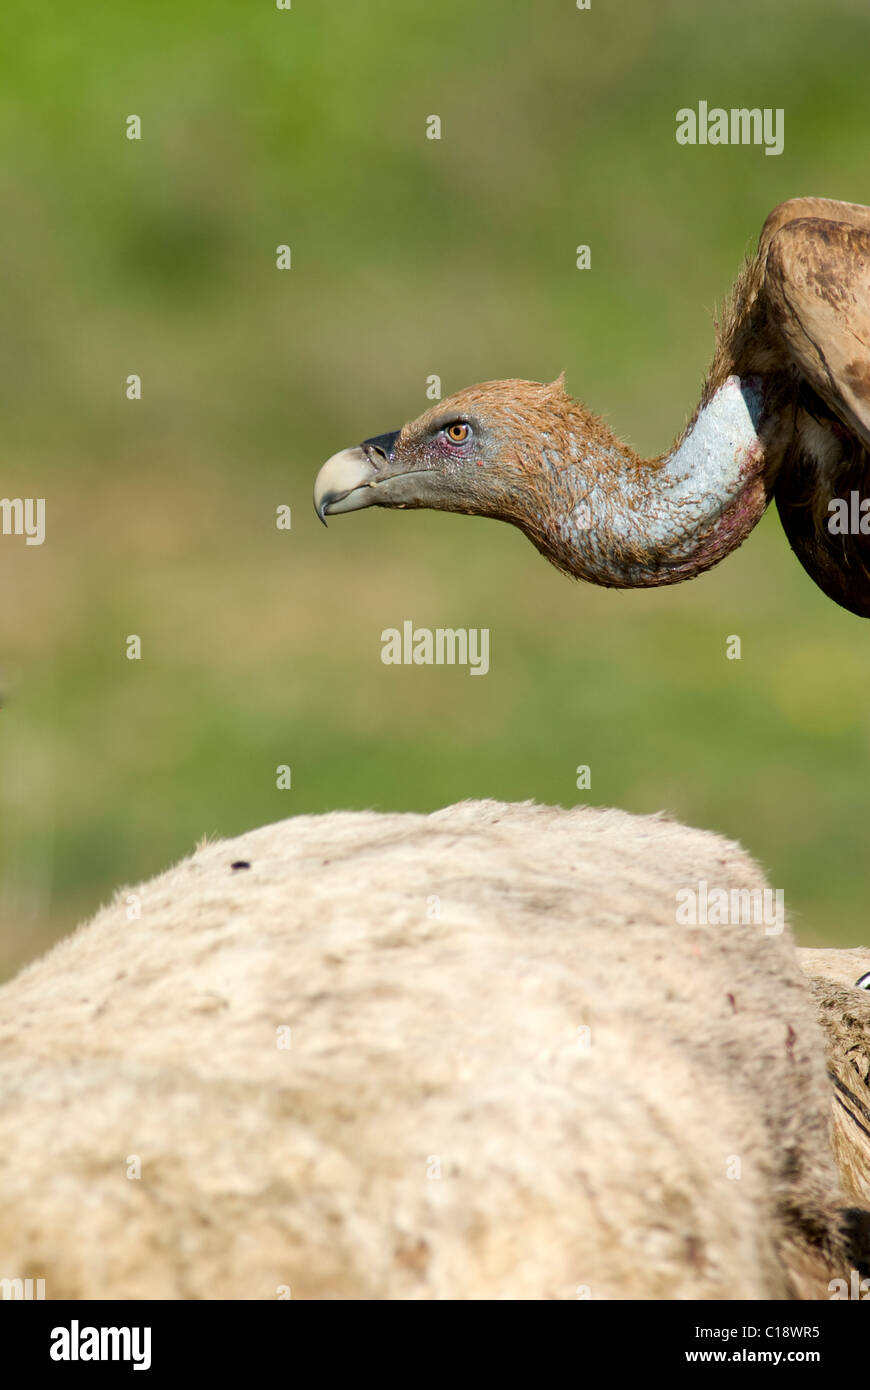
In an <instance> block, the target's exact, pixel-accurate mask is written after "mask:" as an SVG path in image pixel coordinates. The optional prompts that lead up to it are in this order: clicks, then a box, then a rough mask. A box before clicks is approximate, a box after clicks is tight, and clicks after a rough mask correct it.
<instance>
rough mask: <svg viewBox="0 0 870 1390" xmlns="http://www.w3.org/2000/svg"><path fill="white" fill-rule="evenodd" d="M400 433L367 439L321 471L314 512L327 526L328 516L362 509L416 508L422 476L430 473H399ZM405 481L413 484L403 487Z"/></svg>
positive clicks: (315, 489)
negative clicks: (398, 444) (395, 461)
mask: <svg viewBox="0 0 870 1390" xmlns="http://www.w3.org/2000/svg"><path fill="white" fill-rule="evenodd" d="M399 433H400V431H399V430H394V431H393V432H392V433H391V434H378V435H375V436H374V437H373V438H372V439H366V440H365V441H364V442H363V443H362V444H360V445H359V447H358V448H356V449H342V450H341V452H340V453H337V454H333V455H332V458H330V459H327V460H326V463H325V464H324V465H323V467H322V468H321V470H320V472H319V473H318V475H317V478H316V480H315V483H314V510H315V511H316V512H317V515H318V516H319V517H320V520H321V521H322V522H323V524H324V526H325V525H326V518H327V517H328V516H335V515H336V514H337V513H338V512H357V511H359V510H360V509H361V508H362V507H404V506H408V505H413V503H414V495H415V491H416V488H417V486H418V483H417V481H416V480H418V479H419V478H420V475H421V473H425V472H427V471H428V470H427V469H403V470H402V471H401V472H398V471H395V469H394V467H393V461H394V457H395V448H396V440H397V439H398V438H399ZM402 479H410V480H411V481H410V482H408V483H405V484H404V485H403V483H402V481H401V480H402Z"/></svg>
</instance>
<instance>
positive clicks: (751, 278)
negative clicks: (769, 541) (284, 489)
mask: <svg viewBox="0 0 870 1390" xmlns="http://www.w3.org/2000/svg"><path fill="white" fill-rule="evenodd" d="M773 497H775V498H776V502H777V507H778V510H779V514H780V518H781V520H782V523H783V526H784V528H785V531H786V535H787V536H788V539H789V542H790V544H791V546H792V548H793V549H794V551H795V553H796V554H797V556H798V558H799V560H800V561H801V563H802V564H803V566H804V568H805V569H806V570H807V571H808V573H809V574H810V575H811V576H812V578H813V579H814V580H815V581H816V583H817V584H818V585H819V586H820V587H821V588H822V589H823V590H824V591H825V593H827V594H828V595H829V596H830V597H831V598H833V599H834V600H835V601H836V602H837V603H839V604H842V606H843V607H845V608H848V609H850V611H852V612H853V613H857V614H860V615H861V616H864V617H870V209H868V208H864V207H860V206H858V205H857V204H853V203H837V202H832V201H829V200H827V199H820V198H801V199H793V200H791V201H790V202H787V203H783V204H781V205H780V206H779V207H778V208H776V209H775V210H774V211H773V212H772V213H771V214H770V216H769V217H768V219H767V221H766V223H765V225H764V228H763V230H762V234H761V238H760V242H759V248H758V251H757V253H756V254H755V256H753V257H751V258H750V259H749V261H747V263H746V265H745V266H744V268H743V270H742V272H741V274H740V276H739V277H738V280H737V282H736V284H735V286H734V289H733V291H732V293H731V296H730V299H729V301H728V303H727V305H726V307H725V310H724V312H723V314H722V318H721V324H720V327H719V332H718V341H717V345H716V353H715V356H714V359H713V363H712V365H711V368H710V371H709V373H708V376H707V380H706V383H705V385H704V388H703V391H702V394H701V399H700V401H699V404H698V407H697V409H696V410H695V412H694V415H693V416H692V418H691V420H690V421H689V422H688V424H687V425H686V427H685V429H684V430H683V431H682V433H681V434H680V435H679V437H678V438H677V440H676V442H675V443H674V445H673V447H672V448H671V449H670V450H669V451H668V452H667V453H665V454H662V455H659V456H658V457H656V458H652V459H642V458H639V457H638V455H637V454H636V453H635V452H634V450H633V449H632V448H631V447H630V446H629V445H626V444H624V443H622V442H621V441H620V440H619V439H618V438H617V437H616V436H615V435H614V434H613V433H612V431H611V430H610V429H609V427H608V426H607V425H606V424H605V423H604V421H602V420H601V419H600V418H598V417H597V416H595V415H593V414H592V413H591V412H590V411H588V410H587V409H586V408H585V406H583V405H581V404H580V403H579V402H578V401H575V400H573V399H572V398H571V397H570V396H569V395H567V394H566V392H565V389H564V386H563V381H562V378H561V377H560V378H559V379H558V380H557V381H554V382H551V383H550V384H549V385H544V384H542V383H540V382H533V381H519V380H510V381H490V382H485V383H483V384H482V385H479V386H472V387H468V388H467V389H465V390H463V391H459V392H457V393H456V394H455V395H453V396H450V397H449V398H448V399H446V400H443V401H440V402H439V403H438V404H437V405H435V406H433V407H432V408H431V409H430V410H427V411H426V412H425V414H423V415H421V416H419V418H418V419H416V420H413V421H411V422H410V423H409V424H405V425H403V426H402V428H401V429H399V430H395V431H392V432H391V433H388V434H381V435H376V436H374V437H373V438H371V439H366V440H364V441H363V443H361V444H360V445H358V446H357V447H356V448H351V449H344V450H342V451H341V452H340V453H337V454H334V455H333V456H332V458H330V459H329V460H328V461H327V462H326V463H325V464H324V465H323V467H322V469H321V470H320V473H319V474H318V477H317V481H316V483H315V488H314V504H315V508H316V510H317V514H318V516H319V517H320V518H321V520H322V521H325V519H326V517H327V516H333V515H336V514H338V513H340V512H352V511H359V510H360V509H362V508H364V507H393V508H397V509H403V508H412V507H430V508H434V509H435V510H438V511H447V512H462V513H465V514H467V515H470V516H486V517H492V518H495V519H496V520H499V521H507V522H510V523H511V524H512V525H514V526H517V527H519V529H520V530H521V531H523V532H524V534H525V535H526V536H528V538H529V539H530V540H531V541H532V542H533V544H534V545H535V546H536V547H537V548H538V550H540V551H541V552H542V554H543V555H545V556H546V557H547V559H548V560H550V561H551V562H552V563H553V564H554V565H556V566H557V567H558V568H559V569H560V570H562V571H564V572H565V573H567V574H570V575H573V576H575V577H576V578H580V579H585V580H589V581H591V582H592V583H596V584H603V585H607V586H609V587H612V588H638V587H648V586H655V585H662V584H674V583H678V582H680V581H682V580H684V579H689V578H692V577H693V576H694V575H696V574H699V573H701V572H702V571H703V570H706V569H709V568H710V567H711V566H712V565H715V564H717V563H718V562H719V561H720V560H722V559H724V557H725V556H726V555H728V554H729V553H730V552H731V551H732V550H734V549H735V548H736V547H737V546H738V545H740V543H741V541H743V540H744V539H745V537H746V536H747V535H748V534H749V532H750V531H751V530H752V528H753V527H754V526H755V524H756V522H757V521H758V520H759V519H760V517H761V516H762V514H763V512H764V510H765V508H766V507H767V505H768V503H769V502H770V500H771V498H773ZM862 504H863V505H862Z"/></svg>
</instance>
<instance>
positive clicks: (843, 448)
mask: <svg viewBox="0 0 870 1390" xmlns="http://www.w3.org/2000/svg"><path fill="white" fill-rule="evenodd" d="M786 210H788V212H789V213H791V214H793V213H798V215H797V216H794V215H791V216H790V217H789V219H788V220H783V215H784V214H785V213H786ZM765 245H766V246H767V256H766V260H765V269H764V287H763V292H764V295H765V298H766V301H767V308H768V314H769V321H770V323H771V326H772V328H773V330H774V332H775V333H776V334H777V336H778V337H779V339H780V341H781V343H782V346H783V349H784V353H785V356H786V359H787V361H788V362H789V363H790V364H791V365H792V366H793V367H794V368H796V369H797V372H798V374H799V376H800V377H802V378H803V380H804V381H805V382H806V383H807V385H808V386H809V387H810V388H811V390H808V391H802V392H801V393H800V394H799V397H798V404H799V407H800V409H799V414H798V419H797V421H796V428H795V435H794V441H793V443H792V445H791V448H790V451H789V455H788V457H787V458H786V460H785V462H784V464H783V468H782V471H781V473H780V476H779V479H778V481H777V485H776V502H777V508H778V510H779V514H780V518H781V520H782V523H783V526H784V528H785V531H786V535H787V536H788V539H789V542H790V544H791V546H792V549H793V550H794V551H795V553H796V555H797V556H798V558H799V560H800V561H801V564H802V565H803V566H804V568H805V569H806V570H807V571H808V573H809V574H810V575H811V576H812V578H813V579H814V580H815V581H816V583H817V584H818V585H819V587H820V588H821V589H823V590H824V592H825V593H826V594H828V595H829V597H831V598H833V599H834V600H835V601H836V602H837V603H840V604H842V605H843V607H845V608H848V609H849V610H850V611H851V612H853V613H858V614H860V615H861V616H862V617H870V500H867V511H866V512H865V511H864V510H862V508H861V503H862V502H863V501H865V499H870V209H868V208H862V207H859V206H858V205H857V204H853V203H834V202H828V201H827V200H825V199H821V198H818V199H816V198H812V199H810V198H807V199H799V200H795V201H794V202H793V203H787V204H784V205H783V207H782V208H777V209H776V210H775V211H774V212H773V213H772V214H771V216H770V218H768V221H767V223H766V224H765V228H764V231H763V232H762V236H761V242H760V251H761V253H762V254H763V253H764V249H765ZM833 499H837V501H836V502H834V500H833ZM832 506H833V507H834V508H835V510H834V511H833V512H832V510H831V509H832ZM836 509H839V510H836ZM844 518H845V520H844ZM865 526H866V528H867V529H866V532H865V531H863V529H862V527H865Z"/></svg>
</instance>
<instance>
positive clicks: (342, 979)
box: [0, 802, 849, 1299]
mask: <svg viewBox="0 0 870 1390" xmlns="http://www.w3.org/2000/svg"><path fill="white" fill-rule="evenodd" d="M236 860H246V861H249V862H250V865H251V867H250V868H249V869H239V870H235V871H234V870H233V869H232V868H231V864H232V863H233V861H236ZM700 880H706V881H707V882H708V883H709V884H711V885H716V886H720V887H723V888H725V889H727V890H730V889H731V888H735V887H739V888H749V889H753V888H762V887H763V886H764V878H763V876H762V874H761V872H760V871H759V869H758V868H757V866H756V865H755V864H754V863H753V862H752V861H751V860H750V859H749V858H748V857H747V855H746V854H745V853H744V851H743V850H742V849H741V848H740V846H739V845H736V844H734V843H731V842H729V841H726V840H723V839H721V838H719V837H718V836H716V835H713V834H709V833H706V832H704V831H699V830H691V829H688V828H686V827H684V826H681V825H678V824H675V823H673V822H671V821H669V820H667V819H665V818H661V817H650V818H646V817H635V816H630V815H627V814H626V813H624V812H621V811H615V810H614V811H605V810H594V809H585V808H578V809H574V810H559V809H552V808H548V807H544V806H535V805H532V804H529V803H527V804H523V805H504V804H501V803H498V802H466V803H463V804H461V805H458V806H452V807H448V808H447V809H446V810H443V811H439V812H437V813H435V814H434V815H431V816H422V815H379V814H375V813H373V812H369V813H335V814H332V815H328V816H319V817H318V816H301V817H299V818H297V819H294V820H287V821H283V822H281V823H279V824H276V825H269V826H264V827H263V828H262V829H259V830H255V831H252V832H251V833H249V834H246V835H242V836H239V837H238V838H237V839H235V840H230V841H225V842H217V843H212V844H208V845H206V846H204V847H203V848H201V849H199V850H198V851H197V852H196V853H195V854H194V855H193V856H192V857H191V858H189V859H186V860H184V861H183V862H182V863H180V864H179V865H177V866H176V867H175V868H173V869H171V870H169V871H168V872H166V873H164V874H162V875H160V876H159V877H157V878H155V879H153V880H152V881H151V882H149V883H146V884H143V885H141V886H140V887H139V888H138V889H136V890H135V891H136V892H137V893H139V894H140V895H141V902H142V915H141V919H140V920H138V921H135V920H134V921H128V920H127V915H126V913H127V905H126V904H127V895H128V893H129V892H130V891H131V890H129V889H125V890H122V891H121V892H120V893H119V894H118V896H117V897H116V899H115V901H114V902H113V903H111V904H110V905H109V906H108V907H106V908H104V909H103V910H102V911H101V912H100V913H98V914H97V916H96V917H95V918H94V920H93V921H92V922H90V923H89V924H88V925H86V926H83V927H81V928H80V929H79V930H78V931H77V932H76V933H75V934H74V935H73V936H72V937H70V938H68V939H67V940H65V941H63V942H62V943H61V944H60V945H59V946H57V947H56V948H55V949H54V950H53V951H52V952H51V953H50V954H49V955H48V956H46V957H45V958H44V959H42V960H40V961H37V962H36V963H35V964H33V965H31V966H29V967H28V968H27V969H25V970H24V971H23V972H22V973H21V974H20V975H19V976H18V977H17V979H15V980H13V981H12V982H10V983H9V984H7V985H6V986H5V987H4V988H3V989H2V990H0V1084H2V1093H3V1097H4V1100H3V1106H2V1112H0V1276H8V1277H13V1276H22V1277H23V1276H33V1277H41V1278H44V1279H45V1280H46V1294H47V1297H49V1298H75V1299H83V1298H84V1299H86V1298H98V1297H105V1298H123V1299H127V1298H134V1297H144V1298H243V1299H261V1298H264V1299H270V1298H275V1297H276V1296H277V1294H276V1291H277V1290H278V1288H279V1286H282V1285H289V1286H290V1287H291V1289H292V1295H293V1297H294V1298H313V1297H320V1298H392V1299H419V1298H444V1299H469V1298H471V1299H475V1298H508V1299H512V1298H534V1299H538V1298H545V1299H573V1298H576V1297H577V1296H578V1287H581V1288H582V1286H588V1287H589V1289H590V1290H591V1295H592V1297H593V1298H598V1299H601V1298H617V1299H625V1298H650V1299H695V1298H700V1299H718V1298H729V1299H745V1298H756V1297H758V1298H782V1297H784V1296H788V1295H789V1294H791V1295H793V1296H803V1297H822V1298H826V1297H828V1296H829V1294H828V1292H827V1281H828V1280H829V1279H830V1278H831V1277H836V1276H840V1275H845V1276H846V1277H848V1266H849V1257H848V1255H847V1252H846V1249H845V1246H844V1244H843V1240H842V1238H841V1233H840V1224H839V1223H840V1218H839V1214H838V1211H839V1208H840V1206H841V1205H842V1201H843V1199H842V1197H841V1195H840V1194H839V1192H838V1184H837V1175H836V1172H835V1169H834V1166H833V1163H832V1160H831V1157H830V1152H829V1146H828V1110H829V1104H830V1087H829V1083H828V1080H827V1078H826V1069H825V1060H824V1048H823V1043H822V1037H821V1033H820V1029H819V1026H818V1024H817V1022H816V1018H815V1014H814V1009H813V1006H812V1003H811V1000H810V997H809V994H808V991H807V988H806V985H805V983H804V979H803V976H802V974H801V971H800V968H799V966H798V963H797V959H796V955H795V951H794V948H793V946H792V943H791V941H790V939H789V937H788V934H785V935H783V936H766V935H765V934H764V932H763V929H762V928H759V927H748V926H746V927H697V928H692V927H685V926H677V925H676V924H675V902H676V896H675V895H676V893H677V892H678V890H680V889H681V888H686V887H691V886H693V885H695V884H697V883H698V882H699V881H700ZM432 895H437V897H438V898H439V899H440V909H441V915H440V918H433V917H431V916H429V915H427V906H428V900H429V899H430V897H431V896H432ZM281 1025H288V1026H290V1027H291V1028H292V1050H290V1051H283V1050H279V1049H278V1048H277V1046H276V1030H277V1029H278V1028H279V1026H281ZM583 1027H589V1028H590V1029H591V1046H590V1047H589V1048H588V1050H584V1049H583V1048H582V1047H581V1046H580V1045H579V1044H578V1029H579V1028H583ZM129 1155H138V1156H139V1157H140V1158H141V1162H142V1177H141V1180H130V1179H128V1178H127V1176H126V1165H127V1162H128V1156H129ZM433 1156H437V1158H438V1160H439V1161H440V1165H441V1177H440V1178H429V1177H427V1165H431V1162H432V1157H433ZM732 1156H736V1157H737V1158H739V1160H740V1163H741V1166H742V1173H741V1176H740V1177H739V1179H734V1180H729V1179H728V1177H727V1176H726V1173H727V1171H728V1165H729V1163H733V1161H734V1160H733V1157H732Z"/></svg>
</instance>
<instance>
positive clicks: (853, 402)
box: [764, 213, 870, 448]
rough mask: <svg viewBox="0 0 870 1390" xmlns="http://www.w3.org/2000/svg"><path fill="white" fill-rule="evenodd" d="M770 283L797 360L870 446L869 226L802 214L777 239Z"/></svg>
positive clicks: (771, 300) (777, 318)
mask: <svg viewBox="0 0 870 1390" xmlns="http://www.w3.org/2000/svg"><path fill="white" fill-rule="evenodd" d="M764 290H765V294H766V297H767V301H768V304H769V305H770V306H771V308H772V309H773V311H774V314H773V317H774V322H775V325H776V330H777V332H778V333H779V335H780V337H781V339H782V341H783V344H784V346H785V347H786V348H787V350H788V353H789V356H790V358H791V360H792V362H793V363H794V364H795V366H797V368H798V370H799V371H800V373H801V375H802V376H804V377H806V379H807V381H808V382H809V383H810V385H811V386H812V387H813V389H814V390H815V391H817V392H818V394H819V395H820V396H821V398H822V400H823V401H825V402H826V404H827V405H828V406H830V408H831V410H833V412H834V414H835V415H838V416H839V417H840V419H841V420H842V421H843V423H844V424H845V425H846V426H847V427H849V428H850V429H852V430H854V432H855V434H857V435H858V437H859V439H861V441H862V442H863V444H864V446H865V447H866V448H870V213H868V226H867V227H866V228H864V227H858V226H853V225H851V224H849V223H847V222H830V221H827V220H826V219H824V218H820V217H801V218H799V219H798V220H797V221H794V222H788V223H786V225H785V226H783V227H780V228H779V230H778V231H776V232H775V233H774V235H773V237H772V238H771V241H770V247H769V250H768V253H767V261H766V265H765V275H764Z"/></svg>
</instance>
